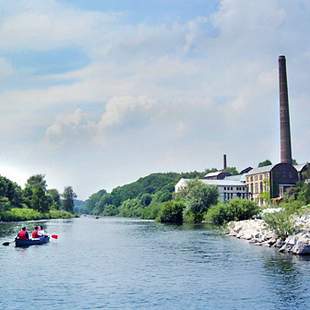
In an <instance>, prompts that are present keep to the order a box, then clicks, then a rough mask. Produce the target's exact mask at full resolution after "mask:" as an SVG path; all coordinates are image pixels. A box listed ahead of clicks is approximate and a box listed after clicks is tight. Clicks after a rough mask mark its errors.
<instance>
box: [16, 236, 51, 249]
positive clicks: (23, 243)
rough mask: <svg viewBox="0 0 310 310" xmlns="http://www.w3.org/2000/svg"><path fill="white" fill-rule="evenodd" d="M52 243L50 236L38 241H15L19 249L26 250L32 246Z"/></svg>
mask: <svg viewBox="0 0 310 310" xmlns="http://www.w3.org/2000/svg"><path fill="white" fill-rule="evenodd" d="M49 241H50V237H49V236H42V237H40V238H38V239H28V240H23V239H17V238H16V239H15V246H16V247H19V248H25V247H28V246H30V245H42V244H45V243H48V242H49Z"/></svg>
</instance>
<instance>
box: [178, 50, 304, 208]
mask: <svg viewBox="0 0 310 310" xmlns="http://www.w3.org/2000/svg"><path fill="white" fill-rule="evenodd" d="M279 94H280V96H279V99H280V163H277V164H275V165H270V166H265V167H260V168H254V169H253V168H252V167H248V168H246V169H244V170H243V171H241V172H240V174H239V175H233V176H232V175H230V173H228V172H227V171H226V168H227V158H226V155H224V166H223V170H220V171H216V172H211V173H208V174H207V175H206V176H205V177H204V178H203V179H201V181H202V182H203V183H204V184H208V185H214V186H216V187H217V188H218V192H219V197H220V200H221V201H226V200H230V199H232V198H235V197H240V198H247V199H251V200H254V201H256V202H257V203H258V204H259V205H263V204H265V203H266V202H267V201H272V200H273V201H277V200H281V199H282V198H283V196H284V195H285V193H287V192H288V191H289V190H290V189H291V188H292V187H294V186H295V185H296V183H297V182H298V181H304V180H306V179H310V165H309V164H302V165H295V166H294V165H293V159H292V147H291V130H290V115H289V101H288V87H287V73H286V59H285V56H283V55H281V56H279ZM188 181H189V180H188V179H181V180H180V181H179V182H178V183H177V184H176V186H175V190H176V192H178V191H179V190H180V189H181V188H182V187H184V186H186V184H187V183H188Z"/></svg>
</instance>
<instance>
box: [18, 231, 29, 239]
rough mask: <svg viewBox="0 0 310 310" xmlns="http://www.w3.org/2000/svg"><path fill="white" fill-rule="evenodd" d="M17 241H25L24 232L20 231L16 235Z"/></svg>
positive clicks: (25, 235)
mask: <svg viewBox="0 0 310 310" xmlns="http://www.w3.org/2000/svg"><path fill="white" fill-rule="evenodd" d="M17 238H18V239H22V240H27V239H28V238H27V234H26V231H25V230H20V231H19V232H18V234H17Z"/></svg>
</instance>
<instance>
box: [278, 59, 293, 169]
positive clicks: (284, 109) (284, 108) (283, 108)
mask: <svg viewBox="0 0 310 310" xmlns="http://www.w3.org/2000/svg"><path fill="white" fill-rule="evenodd" d="M279 90H280V144H281V163H288V164H292V146H291V130H290V113H289V107H288V91H287V74H286V60H285V56H282V55H281V56H279Z"/></svg>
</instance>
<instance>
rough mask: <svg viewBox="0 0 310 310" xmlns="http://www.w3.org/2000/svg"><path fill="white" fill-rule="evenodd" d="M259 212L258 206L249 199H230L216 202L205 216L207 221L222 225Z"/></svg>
mask: <svg viewBox="0 0 310 310" xmlns="http://www.w3.org/2000/svg"><path fill="white" fill-rule="evenodd" d="M258 213H259V207H258V206H257V205H256V204H255V203H254V202H253V201H250V200H246V199H240V198H236V199H232V200H230V201H229V202H227V203H218V204H217V205H215V206H212V207H211V208H210V209H209V210H208V212H207V214H206V216H205V220H206V221H207V222H210V223H213V224H215V225H223V224H225V223H227V222H230V221H241V220H247V219H250V218H252V217H253V216H254V215H256V214H258Z"/></svg>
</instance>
